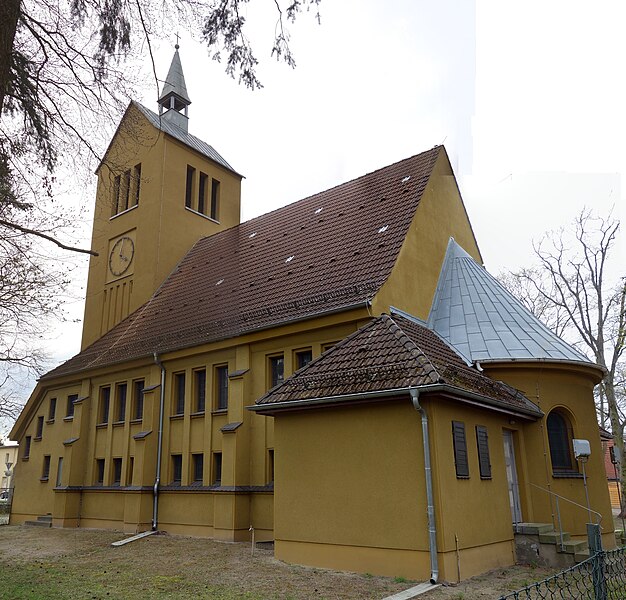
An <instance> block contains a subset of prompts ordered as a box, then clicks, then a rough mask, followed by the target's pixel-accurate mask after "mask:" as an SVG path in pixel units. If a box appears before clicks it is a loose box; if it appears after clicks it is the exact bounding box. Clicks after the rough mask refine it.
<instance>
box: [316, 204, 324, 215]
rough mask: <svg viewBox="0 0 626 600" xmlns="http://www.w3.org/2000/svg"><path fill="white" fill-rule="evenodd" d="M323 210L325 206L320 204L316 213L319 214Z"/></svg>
mask: <svg viewBox="0 0 626 600" xmlns="http://www.w3.org/2000/svg"><path fill="white" fill-rule="evenodd" d="M323 210H324V207H323V206H320V207H319V208H318V209H317V210H316V211H315V214H316V215H319V214H320V213H321V212H322V211H323Z"/></svg>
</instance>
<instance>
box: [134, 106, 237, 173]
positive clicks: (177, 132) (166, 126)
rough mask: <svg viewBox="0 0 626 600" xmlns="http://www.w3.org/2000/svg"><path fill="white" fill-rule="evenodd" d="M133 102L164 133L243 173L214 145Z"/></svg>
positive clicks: (229, 168) (231, 169)
mask: <svg viewBox="0 0 626 600" xmlns="http://www.w3.org/2000/svg"><path fill="white" fill-rule="evenodd" d="M131 104H132V105H134V106H135V107H137V108H138V109H139V111H140V112H141V113H142V114H143V115H144V116H145V117H146V118H147V119H148V121H150V123H151V124H152V125H154V126H155V127H156V128H157V129H159V130H161V131H162V132H163V133H167V134H168V135H171V136H172V137H173V138H176V139H177V140H178V141H179V142H182V143H183V144H185V145H187V146H189V147H190V148H193V149H194V150H196V152H199V153H200V154H203V155H204V156H206V157H207V158H210V159H211V160H213V161H215V162H216V163H217V164H219V165H221V166H222V167H224V168H225V169H228V170H229V171H232V172H233V173H235V174H236V175H239V176H240V177H241V175H240V174H239V173H237V171H235V169H233V167H231V166H230V165H229V164H228V163H227V162H226V160H225V159H224V158H223V157H222V156H221V155H220V154H219V153H218V152H217V150H215V148H213V146H210V145H209V144H207V143H206V142H203V141H202V140H201V139H200V138H197V137H196V136H195V135H191V134H190V133H187V132H186V131H184V130H183V129H181V128H180V127H178V126H177V125H175V124H174V123H172V122H171V121H168V120H167V119H164V118H162V116H159V115H157V114H156V113H155V112H152V111H151V110H150V109H149V108H146V107H145V106H144V105H143V104H139V102H135V101H134V100H133V101H132V102H131Z"/></svg>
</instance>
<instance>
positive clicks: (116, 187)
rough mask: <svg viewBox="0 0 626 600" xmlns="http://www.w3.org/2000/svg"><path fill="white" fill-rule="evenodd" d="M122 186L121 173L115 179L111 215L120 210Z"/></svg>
mask: <svg viewBox="0 0 626 600" xmlns="http://www.w3.org/2000/svg"><path fill="white" fill-rule="evenodd" d="M121 187H122V178H121V177H120V176H119V175H116V176H115V179H114V180H113V198H112V200H111V216H115V215H116V214H117V213H118V212H120V208H119V207H120V189H121Z"/></svg>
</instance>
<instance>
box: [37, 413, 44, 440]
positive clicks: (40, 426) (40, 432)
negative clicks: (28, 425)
mask: <svg viewBox="0 0 626 600" xmlns="http://www.w3.org/2000/svg"><path fill="white" fill-rule="evenodd" d="M42 437H43V417H37V432H36V433H35V439H36V440H40V439H41V438H42Z"/></svg>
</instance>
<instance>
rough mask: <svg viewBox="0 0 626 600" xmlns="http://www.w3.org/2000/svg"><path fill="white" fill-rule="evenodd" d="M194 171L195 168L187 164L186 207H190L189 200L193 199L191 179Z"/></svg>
mask: <svg viewBox="0 0 626 600" xmlns="http://www.w3.org/2000/svg"><path fill="white" fill-rule="evenodd" d="M195 172H196V170H195V169H194V168H193V167H191V166H189V165H187V182H186V187H185V206H186V207H187V208H191V202H192V199H193V180H194V174H195Z"/></svg>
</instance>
